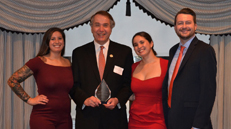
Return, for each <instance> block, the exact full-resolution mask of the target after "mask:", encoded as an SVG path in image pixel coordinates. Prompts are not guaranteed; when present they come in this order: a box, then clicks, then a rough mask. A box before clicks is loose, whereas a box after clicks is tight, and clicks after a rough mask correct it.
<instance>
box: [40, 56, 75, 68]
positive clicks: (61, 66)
mask: <svg viewBox="0 0 231 129" xmlns="http://www.w3.org/2000/svg"><path fill="white" fill-rule="evenodd" d="M37 58H39V57H37ZM39 60H40V61H41V62H42V63H43V64H45V65H47V66H51V67H59V68H70V67H71V66H58V65H57V66H56V65H51V64H47V63H45V62H43V61H42V59H41V58H39Z"/></svg>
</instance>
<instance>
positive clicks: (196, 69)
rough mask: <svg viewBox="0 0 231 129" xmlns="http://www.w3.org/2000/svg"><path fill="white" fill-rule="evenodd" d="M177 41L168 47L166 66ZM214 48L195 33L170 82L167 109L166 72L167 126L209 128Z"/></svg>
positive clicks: (214, 74)
mask: <svg viewBox="0 0 231 129" xmlns="http://www.w3.org/2000/svg"><path fill="white" fill-rule="evenodd" d="M178 46H179V44H176V45H175V46H173V47H172V48H171V49H170V52H169V53H170V57H169V64H168V68H169V66H170V64H171V62H172V59H173V57H174V54H175V52H176V50H177V48H178ZM216 72H217V68H216V57H215V52H214V49H213V48H212V47H211V46H210V45H208V44H206V43H204V42H202V41H200V40H198V39H197V37H195V38H194V39H193V40H192V42H191V44H190V46H189V48H188V50H187V52H186V54H185V56H184V58H183V60H182V63H181V65H180V68H179V71H178V74H177V75H176V78H175V80H174V83H173V90H172V104H171V109H168V105H167V98H168V97H167V96H168V79H169V78H168V75H169V74H168V73H169V69H168V72H167V74H166V76H165V80H164V83H163V106H164V114H165V120H166V125H167V126H168V129H191V127H197V128H200V129H212V125H211V121H210V114H211V111H212V107H213V103H214V100H215V95H216Z"/></svg>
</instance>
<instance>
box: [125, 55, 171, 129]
mask: <svg viewBox="0 0 231 129" xmlns="http://www.w3.org/2000/svg"><path fill="white" fill-rule="evenodd" d="M139 63H140V62H137V63H134V64H133V65H132V72H133V71H134V70H135V68H136V67H137V65H138V64H139ZM167 66H168V61H167V60H165V59H162V58H160V67H161V75H160V76H159V77H154V78H150V79H147V80H143V81H142V80H139V79H137V78H135V77H132V81H131V89H132V91H133V93H134V94H135V100H134V101H133V103H132V105H131V108H130V111H129V113H130V117H129V123H128V128H129V129H166V125H165V120H164V113H163V105H162V83H163V80H164V77H165V74H166V72H167Z"/></svg>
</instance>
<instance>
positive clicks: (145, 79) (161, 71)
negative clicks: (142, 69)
mask: <svg viewBox="0 0 231 129" xmlns="http://www.w3.org/2000/svg"><path fill="white" fill-rule="evenodd" d="M139 63H140V61H139ZM139 63H138V64H137V66H138V65H139ZM137 66H136V67H137ZM135 69H136V68H135ZM135 69H134V71H135ZM160 69H161V73H160V76H156V77H151V78H148V79H145V80H141V79H139V78H136V77H133V76H132V78H135V79H137V80H139V81H147V80H151V79H154V78H159V77H161V76H162V71H163V69H162V58H160Z"/></svg>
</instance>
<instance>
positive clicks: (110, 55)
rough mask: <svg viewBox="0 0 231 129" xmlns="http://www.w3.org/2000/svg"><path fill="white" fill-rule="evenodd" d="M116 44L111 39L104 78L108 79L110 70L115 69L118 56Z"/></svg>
mask: <svg viewBox="0 0 231 129" xmlns="http://www.w3.org/2000/svg"><path fill="white" fill-rule="evenodd" d="M116 50H117V49H116V45H115V44H114V43H113V42H112V41H110V43H109V47H108V52H107V60H106V65H105V69H104V74H103V78H104V79H106V77H107V74H108V73H109V72H112V71H111V70H113V67H114V63H113V62H114V59H115V56H116Z"/></svg>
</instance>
